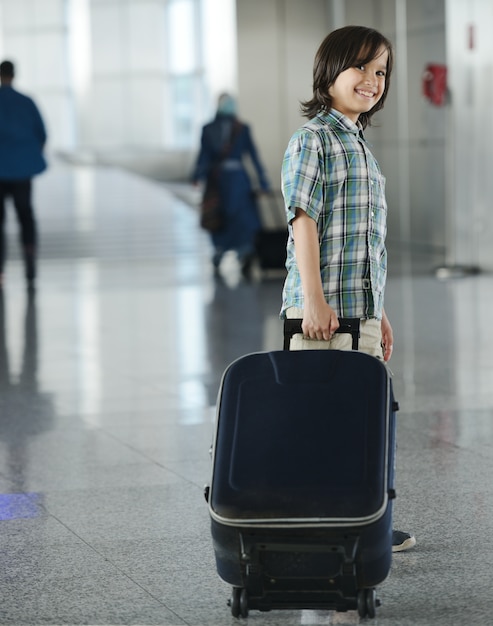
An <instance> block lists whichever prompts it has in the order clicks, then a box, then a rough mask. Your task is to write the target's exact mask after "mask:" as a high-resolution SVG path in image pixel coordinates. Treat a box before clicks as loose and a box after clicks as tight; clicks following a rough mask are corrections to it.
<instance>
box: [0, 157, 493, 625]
mask: <svg viewBox="0 0 493 626" xmlns="http://www.w3.org/2000/svg"><path fill="white" fill-rule="evenodd" d="M35 191H36V205H37V213H38V217H39V223H40V231H41V241H42V247H41V262H40V275H39V285H38V289H37V293H36V295H35V296H34V297H29V296H28V294H27V293H26V291H25V288H24V283H23V278H22V267H21V264H20V261H19V259H18V252H17V240H16V224H15V223H14V219H13V216H12V215H11V216H10V217H11V219H10V221H9V225H8V231H9V239H10V261H9V264H8V267H7V276H6V284H5V287H4V289H3V295H2V297H1V299H0V492H1V493H0V597H1V602H0V623H1V624H16V625H28V624H50V625H55V624H58V625H69V624H74V625H75V624H101V625H103V624H107V625H110V624H133V625H162V626H181V625H185V624H188V625H197V626H198V625H205V626H207V625H210V626H213V625H214V626H224V625H226V624H233V623H237V622H236V620H235V619H234V618H232V617H231V615H230V612H229V609H228V608H227V606H226V600H227V598H228V596H229V588H228V586H227V585H226V584H224V583H223V582H222V581H221V580H220V579H219V578H218V576H217V574H216V571H215V565H214V557H213V552H212V544H211V540H210V537H209V518H208V510H207V507H206V504H205V501H204V499H203V486H204V483H206V482H207V480H208V477H209V469H210V459H209V454H208V450H209V444H210V441H211V437H212V428H213V419H214V404H215V399H216V393H217V389H218V385H219V381H220V376H221V373H222V371H223V370H224V368H225V367H226V365H227V364H228V363H229V362H230V361H232V360H233V359H235V358H236V357H238V356H240V355H242V354H245V353H247V352H253V351H258V350H270V349H278V348H280V347H281V338H280V336H281V326H280V323H279V321H278V318H277V314H278V309H279V299H280V289H281V282H282V281H281V278H280V277H279V276H277V277H276V276H267V277H262V280H254V281H252V282H250V283H246V282H243V281H241V280H240V279H239V276H238V271H237V267H236V266H235V263H234V259H231V258H230V259H226V260H225V266H224V268H223V269H224V273H225V278H224V280H223V281H215V280H214V279H213V276H212V273H211V268H210V266H209V262H208V260H209V253H210V251H209V244H208V241H207V238H206V237H205V236H204V234H203V233H202V232H200V231H199V229H198V228H197V217H196V213H195V210H194V209H193V208H191V207H189V206H187V205H186V204H185V203H184V202H182V201H181V200H178V199H177V198H176V197H175V196H174V195H173V194H172V193H170V190H169V188H166V187H165V186H163V185H161V184H158V183H155V182H152V181H150V180H146V179H144V178H139V177H137V176H134V175H132V174H129V173H124V172H122V171H119V170H117V169H113V168H111V167H106V168H102V167H100V168H94V167H91V166H72V165H67V164H62V163H53V164H52V167H51V169H50V170H49V171H48V173H46V174H45V175H44V176H43V177H41V178H39V179H38V180H36V185H35ZM390 261H391V273H390V278H389V282H388V289H387V305H386V308H387V312H388V315H389V317H390V319H391V321H392V323H393V326H394V331H395V336H396V342H395V355H394V358H393V359H392V362H391V367H392V370H393V372H394V376H395V378H394V381H395V392H396V395H397V397H398V399H399V401H400V405H401V411H400V414H399V417H398V422H399V424H398V445H399V448H398V456H397V472H398V474H397V483H398V484H397V486H398V499H397V501H396V508H395V525H396V526H397V527H399V528H402V529H409V530H411V531H413V532H414V533H415V534H416V537H417V541H418V543H417V546H416V548H415V549H414V550H412V551H411V552H409V553H405V554H399V555H396V556H395V558H394V563H393V567H392V572H391V575H390V577H389V579H388V580H387V581H386V582H385V583H383V584H382V585H381V586H380V588H379V596H380V598H381V600H382V606H381V608H380V609H379V610H378V614H377V619H376V620H374V621H373V623H375V624H381V625H388V626H411V625H413V626H414V625H423V626H425V625H426V626H429V625H434V626H450V625H464V626H471V625H473V626H474V625H484V624H492V623H493V542H492V541H491V537H492V536H493V480H492V475H493V335H492V333H491V311H492V309H493V278H492V277H491V276H489V275H486V274H482V275H479V276H476V277H469V278H462V279H453V280H448V281H439V280H438V279H436V278H435V277H434V275H433V273H432V271H431V269H432V267H433V264H434V263H435V262H436V260H435V259H431V258H428V259H427V258H423V257H419V258H418V257H416V256H413V255H411V254H409V253H407V254H404V253H399V252H398V251H394V250H392V248H391V249H390ZM248 620H249V622H250V624H252V625H253V624H262V625H265V626H272V625H283V626H289V625H317V624H357V623H359V618H358V616H357V614H356V613H355V612H348V613H334V612H323V611H298V612H297V611H293V612H292V611H288V612H271V613H259V612H251V614H250V617H249V618H248Z"/></svg>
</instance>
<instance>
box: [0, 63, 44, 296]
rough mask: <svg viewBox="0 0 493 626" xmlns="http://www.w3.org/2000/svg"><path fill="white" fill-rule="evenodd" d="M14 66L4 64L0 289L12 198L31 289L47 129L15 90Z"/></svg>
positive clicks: (0, 83) (0, 81)
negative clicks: (38, 180)
mask: <svg viewBox="0 0 493 626" xmlns="http://www.w3.org/2000/svg"><path fill="white" fill-rule="evenodd" d="M13 79H14V64H13V63H12V62H11V61H3V62H2V63H0V287H1V286H2V285H3V278H4V276H3V270H4V265H5V258H6V241H5V234H4V224H5V200H6V198H7V197H9V196H10V197H12V200H13V202H14V207H15V211H16V214H17V219H18V222H19V226H20V239H21V245H22V252H23V255H24V261H25V273H26V279H27V284H28V288H29V289H34V281H35V278H36V249H37V225H36V219H35V216H34V211H33V207H32V202H31V188H32V184H31V179H32V177H33V176H35V175H36V174H40V173H41V172H42V171H44V170H45V169H46V161H45V159H44V156H43V148H44V145H45V143H46V129H45V125H44V123H43V119H42V117H41V114H40V112H39V110H38V108H37V106H36V105H35V104H34V102H33V100H32V99H31V98H29V97H28V96H25V95H23V94H21V93H19V92H18V91H16V90H15V89H14V88H13V87H12V81H13Z"/></svg>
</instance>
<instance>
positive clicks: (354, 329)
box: [284, 317, 360, 350]
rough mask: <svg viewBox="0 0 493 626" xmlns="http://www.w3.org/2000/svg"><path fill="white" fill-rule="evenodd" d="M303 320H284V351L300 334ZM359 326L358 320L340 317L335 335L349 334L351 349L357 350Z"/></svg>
mask: <svg viewBox="0 0 493 626" xmlns="http://www.w3.org/2000/svg"><path fill="white" fill-rule="evenodd" d="M302 322H303V320H302V319H301V318H298V317H297V318H292V319H285V320H284V350H289V344H290V342H291V339H292V337H293V335H298V334H300V333H301V334H302V333H303V330H302V328H301V324H302ZM359 326H360V320H359V319H358V318H353V317H340V318H339V328H338V329H337V330H336V333H349V334H350V335H351V336H352V338H353V345H352V349H353V350H357V349H358V345H359V337H360V332H359Z"/></svg>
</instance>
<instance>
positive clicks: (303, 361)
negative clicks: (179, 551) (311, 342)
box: [207, 350, 397, 617]
mask: <svg viewBox="0 0 493 626" xmlns="http://www.w3.org/2000/svg"><path fill="white" fill-rule="evenodd" d="M396 409H397V406H396V403H394V401H393V395H392V387H391V380H390V378H389V375H388V372H387V369H386V367H385V366H384V365H383V363H381V362H380V361H378V360H377V359H375V358H374V357H371V356H369V355H367V354H364V353H360V352H356V351H353V352H342V351H337V350H313V351H298V352H288V351H275V352H265V353H256V354H250V355H247V356H245V357H242V358H240V359H238V360H237V361H235V362H233V363H232V364H231V365H230V366H229V367H228V368H227V369H226V371H225V373H224V376H223V380H222V383H221V389H220V392H219V397H218V407H217V421H216V429H215V438H214V445H213V467H212V480H211V485H210V489H208V492H207V499H208V502H209V512H210V516H211V532H212V538H213V545H214V552H215V557H216V566H217V572H218V574H219V576H220V577H221V578H222V579H223V580H224V581H226V582H227V583H229V584H231V585H232V587H233V590H232V597H231V600H230V605H231V612H232V614H233V615H234V616H235V617H237V616H238V615H243V616H247V615H248V611H249V610H250V609H259V610H270V609H302V608H309V609H310V608H311V609H333V610H338V611H346V610H349V609H357V610H358V612H359V614H360V616H361V617H364V616H366V615H368V616H370V617H374V616H375V612H376V606H377V604H378V601H377V599H376V590H375V586H376V585H378V584H379V583H380V582H382V581H383V580H384V579H385V578H386V577H387V575H388V572H389V570H390V564H391V558H392V499H393V497H394V495H395V494H394V490H393V463H394V437H395V413H394V411H395V410H396Z"/></svg>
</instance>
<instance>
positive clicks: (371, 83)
mask: <svg viewBox="0 0 493 626" xmlns="http://www.w3.org/2000/svg"><path fill="white" fill-rule="evenodd" d="M388 56H389V53H388V51H387V49H386V48H383V47H382V48H381V50H380V52H379V53H378V54H377V56H376V57H375V58H374V59H373V60H371V61H370V62H369V63H367V64H366V65H360V66H358V67H350V68H348V69H347V70H344V72H341V73H340V74H339V76H338V77H337V78H336V80H335V81H334V83H333V85H331V87H329V95H330V96H331V98H332V106H333V107H334V109H336V110H337V111H339V113H342V114H343V115H346V117H349V119H351V120H352V121H353V122H355V123H356V122H357V121H358V117H359V116H360V114H361V113H366V112H367V111H369V110H370V109H371V108H373V107H374V106H375V105H376V104H377V102H378V101H379V100H380V98H381V97H382V95H383V92H384V89H385V78H386V74H387V60H388Z"/></svg>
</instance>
